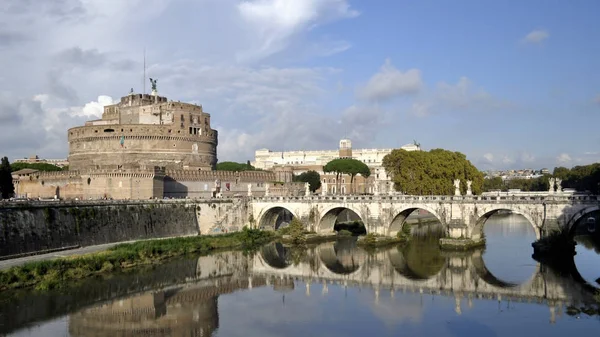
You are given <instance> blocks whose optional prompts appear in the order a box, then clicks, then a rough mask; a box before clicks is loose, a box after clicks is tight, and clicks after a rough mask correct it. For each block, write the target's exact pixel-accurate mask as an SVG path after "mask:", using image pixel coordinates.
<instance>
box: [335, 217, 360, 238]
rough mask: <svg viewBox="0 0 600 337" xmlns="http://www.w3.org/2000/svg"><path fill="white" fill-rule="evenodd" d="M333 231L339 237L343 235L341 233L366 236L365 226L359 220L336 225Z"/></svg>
mask: <svg viewBox="0 0 600 337" xmlns="http://www.w3.org/2000/svg"><path fill="white" fill-rule="evenodd" d="M333 230H334V231H336V232H338V234H340V235H345V234H342V233H341V232H348V233H350V235H355V236H358V235H365V234H367V230H366V228H365V224H363V222H362V221H360V220H356V221H350V222H341V223H336V224H335V225H334V226H333Z"/></svg>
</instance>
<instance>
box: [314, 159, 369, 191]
mask: <svg viewBox="0 0 600 337" xmlns="http://www.w3.org/2000/svg"><path fill="white" fill-rule="evenodd" d="M323 172H327V173H329V172H333V173H335V178H336V179H335V182H336V191H339V190H340V187H339V184H340V176H341V175H342V174H347V175H349V176H350V188H351V189H353V187H354V177H356V175H358V174H360V175H361V176H363V177H365V178H368V177H369V176H370V175H371V170H370V169H369V167H368V166H367V165H366V164H365V163H363V162H361V161H360V160H356V159H352V158H338V159H334V160H332V161H330V162H329V163H327V164H326V165H325V166H324V167H323ZM351 193H352V191H351Z"/></svg>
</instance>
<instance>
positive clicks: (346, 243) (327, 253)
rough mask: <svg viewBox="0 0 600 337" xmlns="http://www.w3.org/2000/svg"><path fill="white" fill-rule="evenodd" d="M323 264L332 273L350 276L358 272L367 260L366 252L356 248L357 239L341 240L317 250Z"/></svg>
mask: <svg viewBox="0 0 600 337" xmlns="http://www.w3.org/2000/svg"><path fill="white" fill-rule="evenodd" d="M317 250H318V252H319V257H320V259H321V261H322V262H323V264H325V266H326V267H327V269H329V270H330V271H331V272H332V273H335V274H340V275H348V274H352V273H354V272H355V271H357V270H358V269H359V268H360V266H361V265H362V264H364V263H365V260H366V256H367V254H366V252H365V251H364V250H362V249H360V248H358V247H357V246H356V239H353V238H347V239H341V240H338V241H336V242H334V243H329V244H325V245H321V246H319V248H318V249H317Z"/></svg>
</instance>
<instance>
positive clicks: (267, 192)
mask: <svg viewBox="0 0 600 337" xmlns="http://www.w3.org/2000/svg"><path fill="white" fill-rule="evenodd" d="M268 196H269V184H265V197H268Z"/></svg>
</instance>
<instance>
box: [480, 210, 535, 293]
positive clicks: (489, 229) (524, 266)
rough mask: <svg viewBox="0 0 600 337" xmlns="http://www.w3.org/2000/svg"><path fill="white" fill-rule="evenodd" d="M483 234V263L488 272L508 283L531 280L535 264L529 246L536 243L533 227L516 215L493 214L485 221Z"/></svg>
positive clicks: (523, 218) (520, 282)
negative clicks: (484, 246)
mask: <svg viewBox="0 0 600 337" xmlns="http://www.w3.org/2000/svg"><path fill="white" fill-rule="evenodd" d="M483 231H484V235H485V240H486V248H485V253H484V254H483V260H484V261H485V265H486V266H487V269H488V271H489V273H490V274H492V275H494V277H495V278H497V279H498V280H502V281H504V282H505V283H507V284H522V283H525V282H527V281H528V280H530V279H531V277H532V275H533V274H534V273H535V270H536V265H537V262H536V261H535V260H533V259H532V258H531V243H532V242H534V241H535V240H536V237H535V231H534V229H533V226H532V224H531V223H530V222H529V221H528V220H527V219H526V218H525V217H523V216H522V215H519V214H514V213H496V214H494V215H492V216H491V217H490V218H489V219H488V220H487V221H486V222H485V224H484V227H483Z"/></svg>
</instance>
